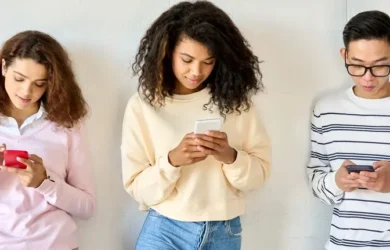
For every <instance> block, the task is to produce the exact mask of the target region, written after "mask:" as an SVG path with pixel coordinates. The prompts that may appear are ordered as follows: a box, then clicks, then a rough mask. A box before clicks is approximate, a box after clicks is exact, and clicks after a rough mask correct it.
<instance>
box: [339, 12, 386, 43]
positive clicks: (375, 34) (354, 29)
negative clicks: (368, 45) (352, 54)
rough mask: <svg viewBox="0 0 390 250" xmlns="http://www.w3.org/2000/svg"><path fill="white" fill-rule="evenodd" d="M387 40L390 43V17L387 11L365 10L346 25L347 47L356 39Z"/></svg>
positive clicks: (344, 32)
mask: <svg viewBox="0 0 390 250" xmlns="http://www.w3.org/2000/svg"><path fill="white" fill-rule="evenodd" d="M361 39H365V40H372V39H378V40H386V41H387V42H388V43H390V17H389V15H387V14H386V13H384V12H382V11H378V10H371V11H364V12H361V13H359V14H357V15H356V16H354V17H352V18H351V20H349V22H348V23H347V24H346V25H345V27H344V31H343V40H344V46H345V48H348V45H349V43H350V42H353V41H356V40H361Z"/></svg>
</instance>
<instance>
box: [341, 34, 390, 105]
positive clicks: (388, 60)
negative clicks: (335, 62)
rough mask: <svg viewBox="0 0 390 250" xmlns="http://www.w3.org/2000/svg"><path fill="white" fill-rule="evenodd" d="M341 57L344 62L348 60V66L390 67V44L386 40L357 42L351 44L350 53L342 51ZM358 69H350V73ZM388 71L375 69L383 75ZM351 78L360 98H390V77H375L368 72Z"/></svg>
mask: <svg viewBox="0 0 390 250" xmlns="http://www.w3.org/2000/svg"><path fill="white" fill-rule="evenodd" d="M341 56H342V57H343V60H344V59H345V58H346V63H347V64H354V65H362V66H366V67H370V66H380V65H390V44H389V43H388V42H387V41H386V40H356V41H353V42H350V43H349V48H348V51H346V50H345V49H341ZM345 56H346V57H345ZM356 68H357V67H354V66H353V67H350V71H351V70H356ZM387 70H388V67H377V68H376V69H375V71H376V72H378V73H381V74H385V73H386V72H387ZM374 74H375V72H374ZM351 77H352V80H353V81H354V83H355V87H354V92H355V94H356V95H357V96H359V97H362V98H367V99H378V98H384V97H388V96H390V84H389V76H385V77H378V76H374V75H372V74H371V72H370V70H367V72H366V73H365V74H364V75H363V76H351Z"/></svg>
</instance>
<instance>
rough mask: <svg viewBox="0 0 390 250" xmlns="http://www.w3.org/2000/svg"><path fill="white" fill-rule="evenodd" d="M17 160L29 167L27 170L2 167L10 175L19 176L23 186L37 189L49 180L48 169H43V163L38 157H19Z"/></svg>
mask: <svg viewBox="0 0 390 250" xmlns="http://www.w3.org/2000/svg"><path fill="white" fill-rule="evenodd" d="M17 160H18V161H19V162H21V163H23V164H25V165H26V166H27V168H26V169H18V168H11V167H2V170H6V171H8V172H9V173H14V174H16V175H18V177H19V180H20V182H21V184H22V185H23V186H25V187H32V188H37V187H39V186H40V185H41V184H42V182H43V181H44V180H45V179H46V178H47V175H46V169H45V168H44V167H43V161H42V159H41V158H40V157H38V156H37V155H30V156H29V159H23V158H20V157H18V158H17Z"/></svg>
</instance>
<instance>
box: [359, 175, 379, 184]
mask: <svg viewBox="0 0 390 250" xmlns="http://www.w3.org/2000/svg"><path fill="white" fill-rule="evenodd" d="M357 179H359V180H361V181H369V182H375V181H376V179H374V178H370V177H367V176H364V175H361V174H359V178H357Z"/></svg>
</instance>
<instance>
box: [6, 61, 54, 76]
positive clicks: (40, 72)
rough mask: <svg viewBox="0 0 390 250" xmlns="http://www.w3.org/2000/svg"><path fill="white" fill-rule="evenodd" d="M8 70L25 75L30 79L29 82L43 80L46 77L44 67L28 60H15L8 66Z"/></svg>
mask: <svg viewBox="0 0 390 250" xmlns="http://www.w3.org/2000/svg"><path fill="white" fill-rule="evenodd" d="M9 69H10V70H11V71H17V72H19V73H21V74H23V75H25V76H26V77H28V78H30V80H34V79H43V78H46V77H47V69H46V67H45V66H44V65H42V64H39V63H37V62H36V61H34V60H33V59H29V58H24V59H20V58H16V59H15V60H14V61H13V63H12V64H11V65H10V66H9Z"/></svg>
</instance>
